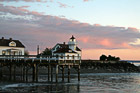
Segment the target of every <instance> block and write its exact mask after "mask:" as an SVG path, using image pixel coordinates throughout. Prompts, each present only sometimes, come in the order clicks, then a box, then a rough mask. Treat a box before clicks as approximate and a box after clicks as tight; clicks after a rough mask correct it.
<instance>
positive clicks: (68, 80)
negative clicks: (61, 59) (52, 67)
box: [68, 65, 70, 82]
mask: <svg viewBox="0 0 140 93" xmlns="http://www.w3.org/2000/svg"><path fill="white" fill-rule="evenodd" d="M68 82H70V65H68Z"/></svg>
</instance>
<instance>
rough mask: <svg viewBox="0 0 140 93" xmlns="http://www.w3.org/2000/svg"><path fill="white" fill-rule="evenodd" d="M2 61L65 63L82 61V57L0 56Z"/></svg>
mask: <svg viewBox="0 0 140 93" xmlns="http://www.w3.org/2000/svg"><path fill="white" fill-rule="evenodd" d="M0 59H3V60H6V59H8V60H17V59H20V60H21V59H24V60H28V59H33V60H48V61H51V60H55V61H56V60H62V61H65V60H81V57H80V56H74V57H73V56H69V57H67V56H47V55H40V56H38V55H28V56H25V55H0Z"/></svg>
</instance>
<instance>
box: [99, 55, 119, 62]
mask: <svg viewBox="0 0 140 93" xmlns="http://www.w3.org/2000/svg"><path fill="white" fill-rule="evenodd" d="M100 60H101V61H105V60H107V61H119V60H120V58H119V57H115V56H111V55H108V57H107V56H106V55H101V56H100Z"/></svg>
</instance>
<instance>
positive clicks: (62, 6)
mask: <svg viewBox="0 0 140 93" xmlns="http://www.w3.org/2000/svg"><path fill="white" fill-rule="evenodd" d="M57 3H58V4H59V7H60V8H67V7H70V8H73V6H69V5H67V4H64V3H61V2H57Z"/></svg>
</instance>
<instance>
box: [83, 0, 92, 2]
mask: <svg viewBox="0 0 140 93" xmlns="http://www.w3.org/2000/svg"><path fill="white" fill-rule="evenodd" d="M83 1H84V2H89V1H91V0H83Z"/></svg>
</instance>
